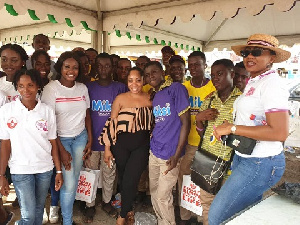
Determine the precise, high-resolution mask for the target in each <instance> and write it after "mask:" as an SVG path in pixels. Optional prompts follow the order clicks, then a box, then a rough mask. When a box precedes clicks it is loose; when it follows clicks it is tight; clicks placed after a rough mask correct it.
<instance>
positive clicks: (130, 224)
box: [125, 211, 135, 225]
mask: <svg viewBox="0 0 300 225" xmlns="http://www.w3.org/2000/svg"><path fill="white" fill-rule="evenodd" d="M125 221H126V225H134V222H135V220H134V212H133V211H130V212H128V213H127V216H126V218H125Z"/></svg>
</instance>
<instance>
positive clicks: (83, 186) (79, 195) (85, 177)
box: [75, 168, 100, 203]
mask: <svg viewBox="0 0 300 225" xmlns="http://www.w3.org/2000/svg"><path fill="white" fill-rule="evenodd" d="M99 176H100V170H90V169H87V168H85V169H84V170H82V171H80V175H79V179H78V187H77V191H76V196H75V199H76V200H81V201H84V202H88V203H91V202H92V201H94V200H95V199H96V194H97V188H98V180H99Z"/></svg>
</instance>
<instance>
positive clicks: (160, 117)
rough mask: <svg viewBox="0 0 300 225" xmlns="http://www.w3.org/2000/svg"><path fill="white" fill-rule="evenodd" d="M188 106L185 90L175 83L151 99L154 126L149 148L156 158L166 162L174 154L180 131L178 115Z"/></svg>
mask: <svg viewBox="0 0 300 225" xmlns="http://www.w3.org/2000/svg"><path fill="white" fill-rule="evenodd" d="M189 105H190V102H189V95H188V92H187V90H186V88H185V87H184V86H183V85H182V84H180V83H177V82H174V83H172V85H171V86H169V87H166V88H164V89H163V90H161V91H159V92H157V93H156V94H155V97H154V99H153V114H154V118H155V126H154V129H153V132H152V138H151V141H150V147H151V151H152V153H153V155H155V156H156V157H157V158H160V159H163V160H168V159H169V158H170V157H171V156H173V155H174V154H175V152H176V148H177V144H178V141H179V135H180V129H181V120H180V117H179V113H181V112H182V111H183V110H185V109H186V108H188V107H189ZM183 154H184V153H183Z"/></svg>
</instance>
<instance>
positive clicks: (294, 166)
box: [5, 148, 300, 225]
mask: <svg viewBox="0 0 300 225" xmlns="http://www.w3.org/2000/svg"><path fill="white" fill-rule="evenodd" d="M285 155H286V171H285V173H284V175H283V177H282V179H281V181H280V182H279V184H281V183H282V182H284V181H287V182H293V183H300V176H299V174H300V149H299V148H298V149H296V150H295V152H294V153H289V152H286V154H285ZM12 188H13V187H12ZM269 194H270V193H266V196H267V195H269ZM14 199H15V192H14V189H11V192H10V195H9V196H8V198H7V201H6V203H5V206H6V207H8V209H9V210H12V211H13V212H14V213H15V215H16V216H15V218H14V220H13V222H14V221H15V220H17V219H19V218H20V210H19V208H16V209H14V208H12V206H11V203H12V202H13V200H14ZM49 202H50V198H49V197H48V198H47V209H48V212H49ZM135 211H136V212H148V213H152V214H153V215H155V213H154V211H153V209H152V207H151V206H149V207H143V206H141V205H137V206H136V208H135ZM175 215H176V217H177V218H178V208H176V209H175ZM74 221H75V222H76V224H84V223H83V220H82V213H81V212H80V210H79V204H78V203H75V205H74ZM12 224H13V223H12ZM48 224H50V223H48ZM96 224H97V225H113V224H115V219H113V218H111V217H110V216H108V215H107V214H106V213H105V212H104V211H103V210H102V209H101V207H100V206H99V205H98V206H97V207H96V216H95V218H94V222H93V223H91V225H96Z"/></svg>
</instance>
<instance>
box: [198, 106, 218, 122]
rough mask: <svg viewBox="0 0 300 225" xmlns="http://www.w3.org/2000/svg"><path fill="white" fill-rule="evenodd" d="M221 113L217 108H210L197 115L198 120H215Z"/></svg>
mask: <svg viewBox="0 0 300 225" xmlns="http://www.w3.org/2000/svg"><path fill="white" fill-rule="evenodd" d="M218 115H219V112H218V110H217V109H214V108H209V109H206V110H204V111H201V112H199V113H198V114H197V115H196V121H206V120H215V119H216V118H217V117H218Z"/></svg>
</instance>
